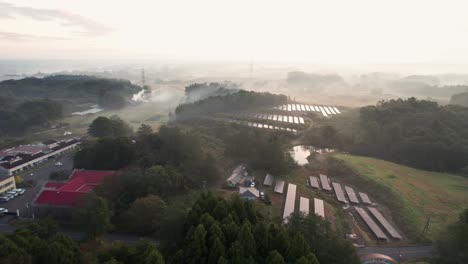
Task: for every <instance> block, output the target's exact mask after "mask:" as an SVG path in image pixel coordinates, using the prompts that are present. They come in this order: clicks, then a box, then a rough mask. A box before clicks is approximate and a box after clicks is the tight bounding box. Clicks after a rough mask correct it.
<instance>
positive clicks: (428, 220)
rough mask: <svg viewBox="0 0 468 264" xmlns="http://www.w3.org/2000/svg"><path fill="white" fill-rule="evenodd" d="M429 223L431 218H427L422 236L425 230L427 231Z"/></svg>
mask: <svg viewBox="0 0 468 264" xmlns="http://www.w3.org/2000/svg"><path fill="white" fill-rule="evenodd" d="M430 223H431V216H429V217H428V218H427V222H426V225H425V226H424V229H423V231H422V234H423V236H424V235H425V234H426V232H427V230H429V224H430Z"/></svg>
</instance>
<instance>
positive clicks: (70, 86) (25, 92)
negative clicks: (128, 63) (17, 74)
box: [0, 75, 141, 108]
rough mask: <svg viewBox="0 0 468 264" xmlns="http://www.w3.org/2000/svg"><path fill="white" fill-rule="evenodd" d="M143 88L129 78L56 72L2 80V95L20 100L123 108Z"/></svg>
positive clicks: (0, 92)
mask: <svg viewBox="0 0 468 264" xmlns="http://www.w3.org/2000/svg"><path fill="white" fill-rule="evenodd" d="M139 90H141V88H140V87H139V86H137V85H134V84H132V83H131V82H130V81H128V80H118V79H105V78H97V77H93V76H74V75H57V76H49V77H44V78H34V77H30V78H24V79H20V80H7V81H3V82H0V96H8V97H14V98H19V99H32V98H54V99H55V100H59V101H70V102H73V103H96V104H100V105H101V106H102V107H105V108H120V107H123V106H124V105H125V101H126V100H129V99H130V98H131V96H132V95H133V94H135V93H137V92H138V91H139Z"/></svg>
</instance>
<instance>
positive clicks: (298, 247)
mask: <svg viewBox="0 0 468 264" xmlns="http://www.w3.org/2000/svg"><path fill="white" fill-rule="evenodd" d="M309 251H310V249H309V245H308V244H307V242H306V241H305V239H304V237H303V236H302V235H301V234H300V233H296V234H295V235H294V237H293V239H292V241H291V243H290V244H289V247H288V254H287V256H288V259H289V260H290V261H295V260H297V259H299V258H301V257H302V256H305V255H307V254H308V253H309Z"/></svg>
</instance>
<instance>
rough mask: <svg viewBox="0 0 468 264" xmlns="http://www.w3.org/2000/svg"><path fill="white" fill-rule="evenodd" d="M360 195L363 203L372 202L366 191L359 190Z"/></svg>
mask: <svg viewBox="0 0 468 264" xmlns="http://www.w3.org/2000/svg"><path fill="white" fill-rule="evenodd" d="M359 196H360V197H361V200H362V202H363V203H366V204H372V202H371V200H370V199H369V196H367V194H366V193H363V192H359Z"/></svg>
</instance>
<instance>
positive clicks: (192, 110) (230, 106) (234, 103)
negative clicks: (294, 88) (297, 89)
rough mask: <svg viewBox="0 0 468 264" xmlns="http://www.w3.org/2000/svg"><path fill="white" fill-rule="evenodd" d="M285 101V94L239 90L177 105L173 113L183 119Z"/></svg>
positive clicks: (277, 103)
mask: <svg viewBox="0 0 468 264" xmlns="http://www.w3.org/2000/svg"><path fill="white" fill-rule="evenodd" d="M286 101H287V97H286V96H285V95H276V94H271V93H257V92H251V91H245V90H240V91H238V92H236V93H231V94H227V95H223V96H221V95H218V96H212V97H208V98H205V99H202V100H199V101H196V102H194V103H186V104H181V105H179V106H177V108H176V110H175V114H176V117H177V120H184V119H187V118H192V117H197V116H205V115H210V114H213V113H222V112H230V111H245V110H249V109H254V108H261V107H273V106H277V105H280V104H284V103H286Z"/></svg>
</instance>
